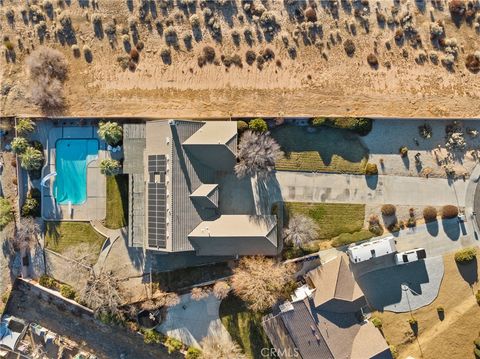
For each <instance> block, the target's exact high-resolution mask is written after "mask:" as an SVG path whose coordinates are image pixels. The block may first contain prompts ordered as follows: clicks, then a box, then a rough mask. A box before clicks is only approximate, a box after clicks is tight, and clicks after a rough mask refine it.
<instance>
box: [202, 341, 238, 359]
mask: <svg viewBox="0 0 480 359" xmlns="http://www.w3.org/2000/svg"><path fill="white" fill-rule="evenodd" d="M201 345H202V356H201V357H202V359H246V356H245V354H243V353H242V349H241V348H240V346H239V345H238V344H237V343H235V342H234V341H233V340H231V339H230V338H228V337H227V336H225V335H219V336H215V337H213V336H208V337H206V338H205V339H204V340H202V342H201Z"/></svg>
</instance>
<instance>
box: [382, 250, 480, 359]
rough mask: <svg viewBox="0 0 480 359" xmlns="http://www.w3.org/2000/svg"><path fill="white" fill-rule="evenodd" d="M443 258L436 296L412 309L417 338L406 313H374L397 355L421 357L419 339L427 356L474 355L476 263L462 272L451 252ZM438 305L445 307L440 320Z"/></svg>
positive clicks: (479, 319)
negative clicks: (442, 317) (424, 304)
mask: <svg viewBox="0 0 480 359" xmlns="http://www.w3.org/2000/svg"><path fill="white" fill-rule="evenodd" d="M444 262H445V275H444V279H443V282H442V286H441V288H440V293H439V295H438V297H437V299H436V300H435V301H434V302H433V303H432V304H430V305H428V306H427V307H424V308H421V309H419V310H416V311H414V312H413V316H414V317H415V318H416V319H417V320H418V328H419V331H418V342H417V341H416V340H415V337H414V336H413V333H412V330H411V329H410V325H409V323H408V319H409V318H410V314H409V313H403V314H395V313H391V312H383V313H376V314H375V315H376V316H378V317H379V318H381V320H382V322H383V333H384V335H385V338H386V339H387V341H388V342H389V343H390V344H392V345H394V346H396V347H397V349H398V351H399V354H400V355H399V357H400V358H407V357H408V356H412V357H414V358H420V349H419V345H418V343H420V346H421V349H422V351H423V358H426V359H437V358H451V359H464V358H472V357H473V340H474V339H476V338H477V337H478V334H479V331H480V306H479V305H478V304H477V302H476V301H475V296H474V294H473V293H474V292H476V291H477V290H478V289H479V284H478V274H479V270H478V266H477V265H476V263H475V265H473V264H470V265H468V266H466V267H462V273H463V276H462V274H461V273H460V271H459V267H457V265H456V264H455V260H454V259H453V255H448V256H445V258H444ZM475 278H477V282H474V279H475ZM468 282H471V283H472V286H470V285H469V283H468ZM439 306H443V307H444V309H445V317H444V319H443V320H440V318H439V315H438V314H437V307H439Z"/></svg>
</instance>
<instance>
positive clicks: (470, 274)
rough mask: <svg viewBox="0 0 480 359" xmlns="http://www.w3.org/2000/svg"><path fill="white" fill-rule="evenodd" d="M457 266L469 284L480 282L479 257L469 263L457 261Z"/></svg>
mask: <svg viewBox="0 0 480 359" xmlns="http://www.w3.org/2000/svg"><path fill="white" fill-rule="evenodd" d="M457 268H458V271H459V272H460V275H461V276H462V278H463V280H464V281H465V282H467V283H468V285H469V286H472V285H474V284H475V283H477V282H478V262H477V258H475V259H474V260H472V261H470V262H468V263H457Z"/></svg>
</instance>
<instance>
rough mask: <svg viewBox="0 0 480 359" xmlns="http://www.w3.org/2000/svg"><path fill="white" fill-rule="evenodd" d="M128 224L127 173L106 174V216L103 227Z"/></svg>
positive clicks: (113, 227)
mask: <svg viewBox="0 0 480 359" xmlns="http://www.w3.org/2000/svg"><path fill="white" fill-rule="evenodd" d="M127 225H128V175H117V176H107V216H106V218H105V227H107V228H111V229H118V228H122V227H125V226H127Z"/></svg>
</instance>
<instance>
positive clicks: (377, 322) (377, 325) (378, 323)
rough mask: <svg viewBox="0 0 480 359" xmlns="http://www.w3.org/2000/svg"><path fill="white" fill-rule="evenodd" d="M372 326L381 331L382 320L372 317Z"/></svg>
mask: <svg viewBox="0 0 480 359" xmlns="http://www.w3.org/2000/svg"><path fill="white" fill-rule="evenodd" d="M371 322H372V324H373V325H374V326H375V328H378V329H381V328H382V325H383V324H382V320H381V319H380V318H378V317H373V318H372V319H371Z"/></svg>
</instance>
